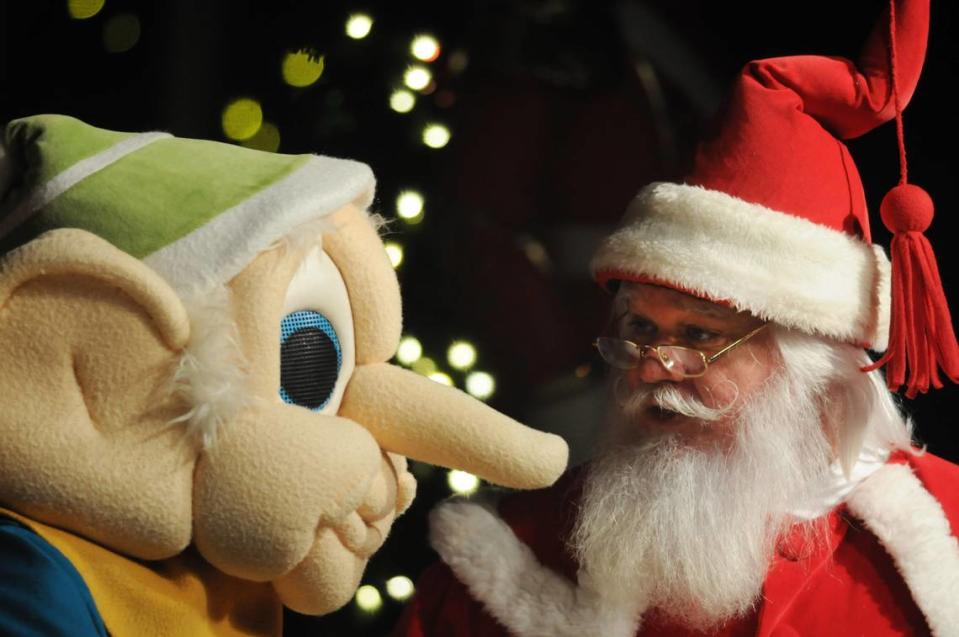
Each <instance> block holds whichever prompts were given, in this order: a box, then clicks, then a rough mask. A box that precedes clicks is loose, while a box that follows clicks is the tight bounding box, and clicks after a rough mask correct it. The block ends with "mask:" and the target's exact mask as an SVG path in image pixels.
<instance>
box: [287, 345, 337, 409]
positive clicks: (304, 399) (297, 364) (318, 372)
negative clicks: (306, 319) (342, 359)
mask: <svg viewBox="0 0 959 637" xmlns="http://www.w3.org/2000/svg"><path fill="white" fill-rule="evenodd" d="M336 367H337V365H336V345H334V344H333V341H332V340H331V339H330V337H329V336H327V335H326V332H324V331H323V330H321V329H319V328H317V327H303V328H300V329H298V330H296V331H295V332H293V333H292V334H290V335H289V336H288V337H287V339H286V342H284V343H283V345H281V346H280V384H281V385H283V389H285V390H286V393H287V395H289V397H290V398H291V399H292V400H293V402H294V403H296V404H297V405H302V406H303V407H308V408H310V409H316V408H317V407H319V406H321V405H322V404H323V403H325V402H326V401H327V400H328V399H329V397H330V394H332V393H333V387H334V386H335V385H336V377H337V375H338V371H339V370H337V368H336Z"/></svg>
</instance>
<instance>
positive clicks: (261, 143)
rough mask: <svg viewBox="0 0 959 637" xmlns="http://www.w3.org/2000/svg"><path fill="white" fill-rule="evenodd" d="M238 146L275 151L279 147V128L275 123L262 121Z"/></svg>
mask: <svg viewBox="0 0 959 637" xmlns="http://www.w3.org/2000/svg"><path fill="white" fill-rule="evenodd" d="M240 146H245V147H247V148H255V149H256V150H265V151H267V152H270V153H275V152H276V151H278V150H279V149H280V129H279V128H277V127H276V125H275V124H271V123H270V122H263V124H261V125H260V130H258V131H256V134H255V135H253V137H250V138H249V139H245V140H243V141H242V142H240Z"/></svg>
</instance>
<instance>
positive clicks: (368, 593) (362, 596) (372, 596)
mask: <svg viewBox="0 0 959 637" xmlns="http://www.w3.org/2000/svg"><path fill="white" fill-rule="evenodd" d="M353 599H354V600H355V601H356V605H357V607H359V609H360V610H361V611H363V612H364V613H375V612H377V611H378V610H379V609H380V608H381V607H382V606H383V596H382V595H380V592H379V591H378V590H376V587H375V586H371V585H369V584H364V585H363V586H360V587H359V588H358V589H356V595H355V596H354V598H353Z"/></svg>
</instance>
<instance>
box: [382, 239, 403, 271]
mask: <svg viewBox="0 0 959 637" xmlns="http://www.w3.org/2000/svg"><path fill="white" fill-rule="evenodd" d="M384 246H385V247H386V254H387V256H389V257H390V263H391V264H393V268H394V269H395V268H398V267H400V264H401V263H403V246H401V245H400V244H398V243H396V242H395V241H387V242H386V243H385V244H384Z"/></svg>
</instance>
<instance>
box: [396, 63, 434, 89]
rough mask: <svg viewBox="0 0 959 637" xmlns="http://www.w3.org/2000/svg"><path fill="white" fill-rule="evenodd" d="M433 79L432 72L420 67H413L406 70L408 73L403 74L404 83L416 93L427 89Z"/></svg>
mask: <svg viewBox="0 0 959 637" xmlns="http://www.w3.org/2000/svg"><path fill="white" fill-rule="evenodd" d="M432 79H433V74H432V73H430V70H429V69H428V68H426V67H425V66H420V65H416V66H411V67H410V68H408V69H406V73H404V74H403V83H404V84H406V85H407V86H408V87H410V88H411V89H413V90H414V91H420V90H422V89H424V88H426V87H427V86H429V83H430V81H431V80H432Z"/></svg>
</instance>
